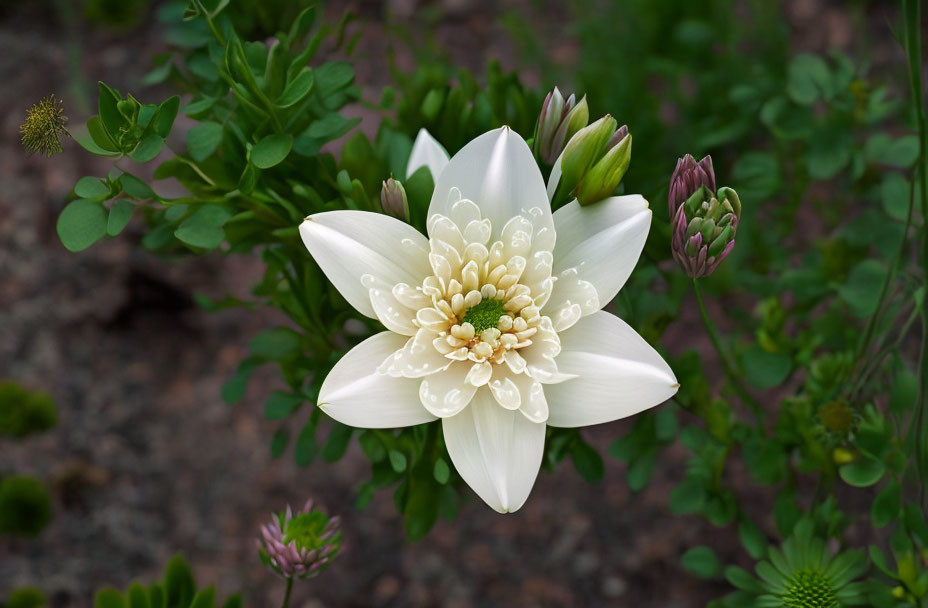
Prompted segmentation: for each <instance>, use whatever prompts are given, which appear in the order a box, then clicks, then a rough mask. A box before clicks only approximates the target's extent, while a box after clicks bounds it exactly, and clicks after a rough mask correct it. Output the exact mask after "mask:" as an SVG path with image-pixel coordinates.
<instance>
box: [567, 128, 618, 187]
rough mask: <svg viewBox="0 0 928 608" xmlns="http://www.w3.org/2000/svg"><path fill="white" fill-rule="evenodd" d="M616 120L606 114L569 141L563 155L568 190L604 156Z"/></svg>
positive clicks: (613, 132) (575, 185)
mask: <svg viewBox="0 0 928 608" xmlns="http://www.w3.org/2000/svg"><path fill="white" fill-rule="evenodd" d="M616 124H617V123H616V121H615V119H614V118H613V117H611V116H609V115H608V114H606V115H605V116H603V117H602V118H600V119H599V120H597V121H596V122H594V123H593V124H591V125H589V126H587V127H584V128H582V129H580V130H579V131H577V133H576V134H575V135H574V136H573V137H572V138H571V139H570V141H569V142H567V147H565V148H564V154H563V155H562V156H561V182H560V185H559V188H561V187H563V188H564V190H565V191H566V192H573V190H574V189H575V188H576V187H577V185H578V184H579V183H580V180H581V179H583V176H584V175H586V172H587V171H589V170H590V168H591V167H592V166H593V165H594V164H595V163H596V161H598V160H599V159H600V158H602V156H603V154H604V153H605V151H606V145H607V144H608V143H609V139H610V138H611V137H612V136H613V135H614V134H615V131H616Z"/></svg>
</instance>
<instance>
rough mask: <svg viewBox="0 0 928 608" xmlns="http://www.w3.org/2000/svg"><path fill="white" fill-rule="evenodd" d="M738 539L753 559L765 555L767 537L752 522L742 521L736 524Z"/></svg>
mask: <svg viewBox="0 0 928 608" xmlns="http://www.w3.org/2000/svg"><path fill="white" fill-rule="evenodd" d="M738 538H739V539H740V540H741V544H742V545H744V548H745V549H747V551H748V553H749V554H750V556H751V557H753V558H754V559H760V558H762V557H764V556H765V555H767V545H768V543H767V537H766V536H764V533H763V532H762V531H761V529H760V528H758V527H757V525H756V524H754V522H752V521H750V520H748V519H742V520H741V521H739V522H738Z"/></svg>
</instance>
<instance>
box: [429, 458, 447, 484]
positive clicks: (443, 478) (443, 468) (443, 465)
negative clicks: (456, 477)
mask: <svg viewBox="0 0 928 608" xmlns="http://www.w3.org/2000/svg"><path fill="white" fill-rule="evenodd" d="M432 477H434V478H435V481H437V482H438V483H440V484H441V485H445V484H446V483H448V480H449V479H451V468H450V467H449V466H448V463H447V462H445V459H444V458H439V459H438V460H436V461H435V466H433V467H432Z"/></svg>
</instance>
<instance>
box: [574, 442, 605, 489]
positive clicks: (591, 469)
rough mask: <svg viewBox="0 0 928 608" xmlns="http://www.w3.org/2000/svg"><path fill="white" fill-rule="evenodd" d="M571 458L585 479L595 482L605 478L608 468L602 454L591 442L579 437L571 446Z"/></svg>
mask: <svg viewBox="0 0 928 608" xmlns="http://www.w3.org/2000/svg"><path fill="white" fill-rule="evenodd" d="M570 459H571V460H572V461H573V463H574V468H575V469H576V470H577V473H579V474H580V476H581V477H583V478H584V479H585V480H587V481H589V482H595V481H599V480H600V479H602V478H603V473H604V472H605V470H606V469H605V466H604V464H603V458H602V456H600V455H599V452H597V451H596V449H594V448H593V447H592V446H591V445H590V444H588V443H586V442H585V441H583V440H582V439H580V438H579V437H578V438H577V441H575V442H574V443H573V445H571V447H570Z"/></svg>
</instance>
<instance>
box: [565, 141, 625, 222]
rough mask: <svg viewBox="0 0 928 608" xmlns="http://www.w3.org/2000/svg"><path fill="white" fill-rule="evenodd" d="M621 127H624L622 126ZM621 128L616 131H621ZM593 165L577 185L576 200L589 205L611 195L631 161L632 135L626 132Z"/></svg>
mask: <svg viewBox="0 0 928 608" xmlns="http://www.w3.org/2000/svg"><path fill="white" fill-rule="evenodd" d="M623 129H625V128H624V127H623ZM621 132H622V129H620V130H619V131H617V132H616V133H621ZM625 132H626V135H625V136H624V137H623V138H622V139H621V140H620V141H619V142H618V143H617V144H616V145H614V146H612V147H611V148H610V149H609V150H608V151H607V152H606V154H605V155H604V156H603V157H602V158H601V159H599V161H597V162H596V164H595V165H593V168H592V169H590V170H589V171H588V172H587V173H586V175H584V176H583V179H582V180H581V182H580V185H579V186H577V201H578V202H579V203H580V204H581V205H590V204H592V203H595V202H598V201H601V200H603V199H604V198H607V197H609V196H612V193H613V192H615V189H616V188H618V187H619V183H620V182H621V181H622V178H623V177H624V176H625V172H626V171H627V170H628V165H629V164H630V163H631V161H632V136H631V135H630V134H627V132H628V129H625Z"/></svg>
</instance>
